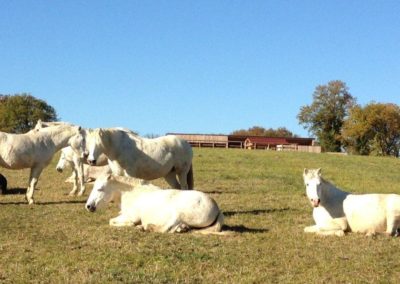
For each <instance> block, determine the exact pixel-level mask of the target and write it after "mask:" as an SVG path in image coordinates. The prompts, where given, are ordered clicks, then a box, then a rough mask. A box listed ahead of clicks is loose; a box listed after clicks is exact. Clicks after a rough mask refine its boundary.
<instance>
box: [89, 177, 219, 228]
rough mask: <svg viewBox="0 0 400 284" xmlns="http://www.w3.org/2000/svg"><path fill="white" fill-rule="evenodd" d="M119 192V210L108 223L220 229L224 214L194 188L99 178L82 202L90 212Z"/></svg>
mask: <svg viewBox="0 0 400 284" xmlns="http://www.w3.org/2000/svg"><path fill="white" fill-rule="evenodd" d="M118 193H120V194H121V212H120V215H119V216H118V217H116V218H113V219H111V220H110V225H111V226H138V225H139V226H140V228H142V229H143V230H145V231H154V232H161V233H165V232H169V233H175V232H176V233H180V232H186V231H188V230H191V229H193V230H194V232H198V233H203V234H223V233H222V232H221V229H222V225H223V221H224V215H223V214H222V212H221V211H220V210H219V208H218V205H217V203H216V202H215V201H214V199H212V198H211V197H209V196H208V195H206V194H205V193H203V192H200V191H196V190H176V189H160V188H159V187H156V186H154V185H150V184H144V182H143V181H142V180H138V179H135V178H130V177H122V176H114V175H105V176H102V177H99V178H98V179H97V180H96V181H95V183H94V186H93V190H92V192H91V193H90V196H89V198H88V200H87V202H86V209H87V210H88V211H90V212H94V211H96V209H97V208H100V207H102V205H104V204H106V203H108V202H109V201H111V200H113V198H114V194H118Z"/></svg>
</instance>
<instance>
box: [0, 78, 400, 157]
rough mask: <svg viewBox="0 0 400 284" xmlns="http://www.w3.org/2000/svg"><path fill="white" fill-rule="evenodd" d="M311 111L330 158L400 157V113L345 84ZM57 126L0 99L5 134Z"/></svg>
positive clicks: (303, 111)
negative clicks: (361, 97)
mask: <svg viewBox="0 0 400 284" xmlns="http://www.w3.org/2000/svg"><path fill="white" fill-rule="evenodd" d="M312 96H313V101H312V103H311V104H310V105H305V106H302V107H301V108H300V112H299V113H298V115H297V119H298V121H299V124H300V125H303V127H304V128H305V129H308V131H309V133H310V134H311V135H313V136H315V137H316V138H317V141H318V142H319V144H320V145H321V147H322V149H323V150H324V151H326V152H341V151H346V152H348V153H351V154H358V155H381V156H396V157H399V155H400V107H399V106H398V105H396V104H393V103H377V102H370V103H368V104H367V105H365V106H361V105H359V104H357V99H356V98H355V97H354V96H352V95H351V94H350V92H349V88H348V87H347V86H346V83H344V82H342V81H339V80H335V81H330V82H328V83H327V84H326V85H319V86H317V87H316V88H315V91H314V93H313V95H312ZM39 119H41V120H43V121H57V120H58V117H57V112H56V110H55V109H54V108H53V107H52V106H50V105H49V104H47V103H46V102H45V101H43V100H40V99H37V98H35V97H33V96H31V95H30V94H27V93H22V94H16V95H2V94H0V131H3V132H9V133H25V132H27V131H29V130H30V129H32V128H33V127H34V125H35V123H36V122H37V121H38V120H39ZM231 134H233V135H252V136H253V135H254V136H264V137H297V135H295V134H293V133H292V132H291V131H289V130H288V129H287V128H285V127H279V128H277V129H273V128H268V129H266V128H264V127H261V126H254V127H251V128H249V129H240V130H236V131H233V132H232V133H231Z"/></svg>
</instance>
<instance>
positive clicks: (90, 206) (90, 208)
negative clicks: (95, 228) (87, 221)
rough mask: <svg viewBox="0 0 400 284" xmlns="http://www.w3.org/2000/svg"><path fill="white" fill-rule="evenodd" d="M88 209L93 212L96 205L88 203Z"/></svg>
mask: <svg viewBox="0 0 400 284" xmlns="http://www.w3.org/2000/svg"><path fill="white" fill-rule="evenodd" d="M86 210H87V211H89V212H92V213H93V212H94V211H96V206H94V205H91V204H87V205H86Z"/></svg>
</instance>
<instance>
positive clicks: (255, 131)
mask: <svg viewBox="0 0 400 284" xmlns="http://www.w3.org/2000/svg"><path fill="white" fill-rule="evenodd" d="M231 134H232V135H242V136H263V137H296V135H294V134H293V133H292V132H291V131H289V130H288V129H286V128H285V127H278V128H277V129H273V128H269V129H265V128H264V127H261V126H253V127H250V128H249V129H247V130H245V129H240V130H235V131H233V132H232V133H231Z"/></svg>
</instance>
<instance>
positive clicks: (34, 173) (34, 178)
mask: <svg viewBox="0 0 400 284" xmlns="http://www.w3.org/2000/svg"><path fill="white" fill-rule="evenodd" d="M42 170H43V167H40V166H37V167H33V168H31V173H30V175H29V185H28V189H27V191H26V200H27V201H28V203H29V204H33V203H34V200H33V192H34V190H35V187H36V184H37V182H38V180H39V176H40V174H41V173H42Z"/></svg>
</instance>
